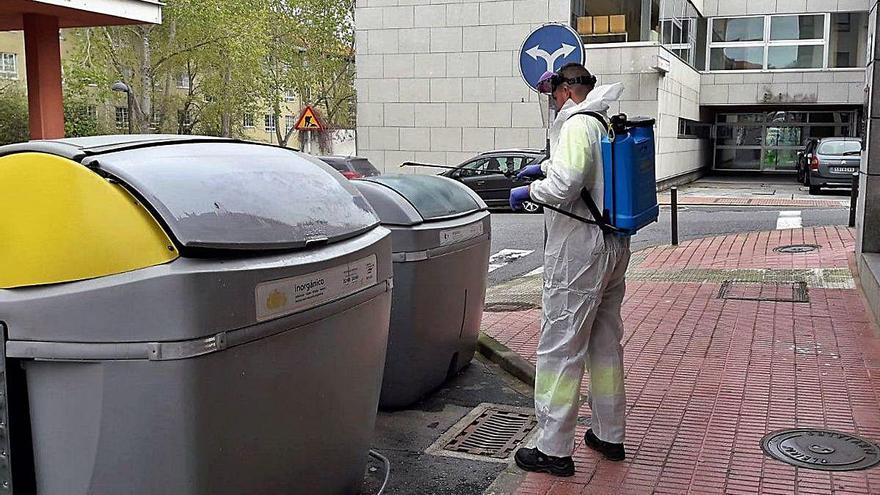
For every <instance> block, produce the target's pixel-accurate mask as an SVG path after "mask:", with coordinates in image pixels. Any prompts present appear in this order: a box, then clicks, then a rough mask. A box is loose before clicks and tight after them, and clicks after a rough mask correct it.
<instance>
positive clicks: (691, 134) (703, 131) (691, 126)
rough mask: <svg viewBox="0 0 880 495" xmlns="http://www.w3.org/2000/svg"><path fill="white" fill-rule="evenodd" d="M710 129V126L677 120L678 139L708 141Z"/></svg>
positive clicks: (681, 119) (687, 120) (693, 121)
mask: <svg viewBox="0 0 880 495" xmlns="http://www.w3.org/2000/svg"><path fill="white" fill-rule="evenodd" d="M711 129H712V125H711V124H706V123H703V122H697V121H696V120H690V119H683V118H681V117H679V118H678V137H679V138H680V139H709V137H710V132H711Z"/></svg>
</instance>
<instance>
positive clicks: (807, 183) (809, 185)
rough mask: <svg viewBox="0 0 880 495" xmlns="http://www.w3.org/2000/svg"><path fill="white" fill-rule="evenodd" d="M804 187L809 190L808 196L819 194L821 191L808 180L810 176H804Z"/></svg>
mask: <svg viewBox="0 0 880 495" xmlns="http://www.w3.org/2000/svg"><path fill="white" fill-rule="evenodd" d="M804 185H805V186H807V188H809V189H810V194H813V195H815V194H819V192H820V190H821V188H820V187H819V186H814V185H813V181H812V180H810V174H806V177H805V179H804Z"/></svg>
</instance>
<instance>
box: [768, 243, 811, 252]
mask: <svg viewBox="0 0 880 495" xmlns="http://www.w3.org/2000/svg"><path fill="white" fill-rule="evenodd" d="M818 249H819V246H817V245H815V244H789V245H787V246H779V247H775V248H773V250H774V251H776V252H777V253H785V254H801V253H811V252H813V251H816V250H818Z"/></svg>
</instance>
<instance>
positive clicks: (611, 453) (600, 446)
mask: <svg viewBox="0 0 880 495" xmlns="http://www.w3.org/2000/svg"><path fill="white" fill-rule="evenodd" d="M584 442H585V443H586V444H587V447H589V448H591V449H593V450H595V451H596V452H598V453H600V454H602V455H603V456H605V458H606V459H608V460H609V461H622V460H624V459H625V458H626V450H625V449H624V448H623V444H622V443H609V442H606V441H603V440H599V437H597V436H596V434H595V433H593V429H592V428H590V429H589V430H587V433H586V434H585V435H584Z"/></svg>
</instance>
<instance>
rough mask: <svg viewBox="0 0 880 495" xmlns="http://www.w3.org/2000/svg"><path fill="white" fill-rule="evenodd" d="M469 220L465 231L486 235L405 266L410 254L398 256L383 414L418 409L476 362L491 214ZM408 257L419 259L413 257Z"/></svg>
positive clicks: (401, 234)
mask: <svg viewBox="0 0 880 495" xmlns="http://www.w3.org/2000/svg"><path fill="white" fill-rule="evenodd" d="M463 220H464V219H463ZM466 220H469V221H467V223H463V224H462V227H464V228H468V226H472V225H481V227H480V229H481V230H483V231H484V232H485V233H484V234H482V235H480V236H479V237H477V238H474V239H470V240H469V241H465V242H462V243H460V244H458V245H455V246H451V247H450V248H447V249H445V250H440V249H433V250H428V251H427V252H425V256H426V257H425V258H424V259H420V260H416V261H407V260H406V257H407V253H404V252H396V253H395V262H394V284H395V288H394V296H393V302H392V306H391V328H390V330H389V335H388V353H387V357H386V359H385V374H384V379H383V382H382V395H381V397H380V399H379V405H380V407H382V408H385V409H398V408H401V407H406V406H408V405H410V404H413V403H415V402H416V401H418V400H419V399H421V398H422V397H424V396H425V395H427V394H428V393H430V392H431V391H433V390H435V389H436V388H437V387H439V386H441V385H442V384H443V383H444V382H445V381H446V380H447V379H448V378H449V377H451V376H453V375H455V374H457V373H458V372H459V371H461V370H462V368H464V367H465V366H467V365H468V364H469V363H470V362H471V359H472V358H473V357H474V352H475V351H476V349H477V339H478V338H479V335H480V321H481V319H482V315H483V305H484V303H485V300H486V272H487V270H488V263H489V261H488V260H489V244H490V243H489V235H488V234H489V229H490V227H489V214H488V213H486V212H481V213H479V214H476V215H471V216H470V217H468V218H466ZM422 227H432V225H431V224H427V225H423V226H422ZM441 228H442V226H436V227H435V228H434V230H435V231H439V230H440V229H441ZM406 230H408V229H406ZM406 230H405V229H396V228H392V245H394V239H395V238H405V237H408V236H409V235H410V233H409V232H407V231H406ZM409 257H410V259H412V258H416V257H414V256H413V255H412V254H411V253H410V255H409ZM417 258H421V256H417Z"/></svg>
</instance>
